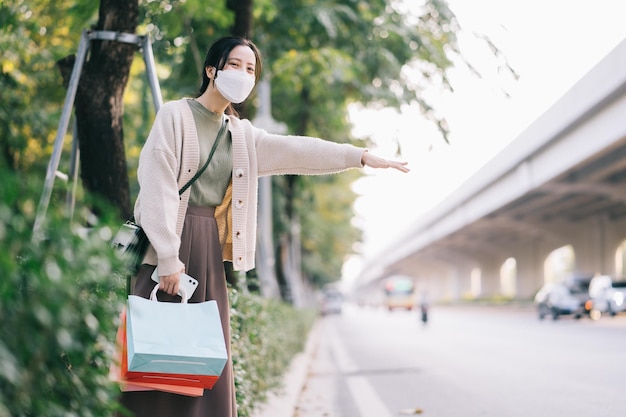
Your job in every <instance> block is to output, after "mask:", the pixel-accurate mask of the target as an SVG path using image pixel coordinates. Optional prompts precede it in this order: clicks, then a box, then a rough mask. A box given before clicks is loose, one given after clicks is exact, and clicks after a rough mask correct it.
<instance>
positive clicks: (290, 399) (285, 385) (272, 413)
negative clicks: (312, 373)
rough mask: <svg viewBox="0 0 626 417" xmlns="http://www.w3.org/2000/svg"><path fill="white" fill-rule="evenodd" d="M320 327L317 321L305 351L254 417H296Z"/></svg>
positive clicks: (297, 357) (299, 355)
mask: <svg viewBox="0 0 626 417" xmlns="http://www.w3.org/2000/svg"><path fill="white" fill-rule="evenodd" d="M319 326H320V323H319V320H316V321H315V323H314V324H313V326H312V328H311V331H310V332H309V334H308V335H307V341H306V344H305V347H304V350H303V351H302V352H300V353H298V354H297V355H296V356H294V357H293V359H292V360H291V362H290V364H289V367H288V369H287V372H285V375H284V376H283V381H282V383H281V386H280V388H278V389H276V390H275V391H272V392H270V393H269V394H268V398H267V402H266V403H265V404H263V405H261V406H260V407H259V408H258V409H257V410H256V412H254V413H253V414H252V417H293V416H294V412H295V409H296V406H297V404H298V398H299V397H300V393H301V392H302V389H303V388H304V385H305V383H306V379H307V376H308V374H309V367H310V365H311V361H312V359H313V356H314V354H315V349H316V348H317V344H318V334H319V331H318V329H319Z"/></svg>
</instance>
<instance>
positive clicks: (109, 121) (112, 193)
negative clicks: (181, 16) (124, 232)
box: [59, 0, 139, 218]
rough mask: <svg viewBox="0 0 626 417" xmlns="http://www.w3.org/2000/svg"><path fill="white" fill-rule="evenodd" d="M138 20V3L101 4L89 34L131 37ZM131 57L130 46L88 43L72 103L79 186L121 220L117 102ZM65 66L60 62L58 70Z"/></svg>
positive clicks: (124, 191)
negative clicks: (113, 209) (112, 209)
mask: <svg viewBox="0 0 626 417" xmlns="http://www.w3.org/2000/svg"><path fill="white" fill-rule="evenodd" d="M138 19H139V5H138V0H101V1H100V10H99V17H98V23H97V25H96V26H95V27H94V30H107V31H115V32H122V33H135V30H136V28H137V23H138ZM136 52H137V45H135V44H128V43H122V42H115V41H99V40H96V41H91V44H90V48H89V54H88V55H87V60H86V62H85V63H84V66H83V72H82V74H81V76H80V82H79V85H78V91H77V93H76V101H75V114H76V122H77V131H78V138H79V144H80V158H81V165H80V171H81V179H82V183H83V186H84V187H85V188H86V189H87V190H88V191H90V192H91V193H93V194H95V195H97V196H99V197H101V198H103V199H104V200H106V201H108V202H109V203H110V204H112V205H113V206H114V207H116V208H118V210H119V213H120V215H121V216H122V217H123V218H127V217H129V216H130V215H131V204H130V189H129V184H128V169H127V165H126V152H125V149H124V129H123V121H122V116H123V114H124V103H123V99H124V89H125V88H126V84H127V82H128V78H129V73H130V67H131V64H132V61H133V58H134V55H135V53H136ZM71 63H73V60H72V59H64V60H61V61H60V62H59V65H60V66H62V67H63V66H67V65H71ZM62 72H66V69H62Z"/></svg>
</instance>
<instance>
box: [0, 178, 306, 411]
mask: <svg viewBox="0 0 626 417" xmlns="http://www.w3.org/2000/svg"><path fill="white" fill-rule="evenodd" d="M41 190H42V187H41V183H40V182H36V183H34V184H33V183H29V180H28V178H26V177H24V176H21V177H18V176H16V175H14V174H13V173H11V172H6V171H4V172H3V170H2V169H0V241H1V242H2V250H1V251H0V272H1V274H2V277H1V279H0V323H1V325H0V417H22V416H24V417H26V416H42V415H45V416H48V417H56V416H59V417H60V416H63V417H72V416H76V417H79V416H80V417H90V416H94V417H95V416H97V417H106V416H112V415H114V413H115V411H116V410H118V409H119V407H120V406H119V404H118V402H117V400H118V398H119V387H118V386H117V385H116V384H114V383H112V382H111V381H109V378H108V371H109V364H110V362H111V357H112V354H113V342H114V337H115V331H116V329H117V325H118V315H119V312H120V310H121V308H122V305H123V304H124V302H125V299H126V293H125V291H126V283H125V279H124V277H122V276H121V275H120V274H117V273H115V272H114V271H121V270H122V268H123V264H122V260H121V259H119V256H118V255H117V254H116V253H115V252H114V251H113V250H112V249H111V248H110V247H109V240H110V238H111V233H112V230H114V228H115V227H116V226H113V225H116V224H117V221H112V220H111V221H108V222H107V220H106V219H107V218H108V217H107V216H106V215H105V214H103V213H106V212H107V210H106V209H103V208H100V213H101V214H100V216H99V219H97V220H96V219H94V218H93V216H92V215H91V214H89V213H87V212H84V213H81V212H80V211H79V213H78V215H77V217H78V218H79V220H80V221H81V222H83V223H87V222H90V223H92V224H93V223H95V222H98V223H97V224H96V225H95V226H96V227H94V228H93V229H92V232H91V233H89V234H83V233H79V232H78V231H74V232H72V231H71V230H70V229H69V226H68V220H67V219H66V217H65V215H64V213H63V210H62V208H63V206H64V204H63V203H62V198H61V197H57V196H55V195H53V198H52V203H51V205H50V209H49V210H48V213H47V217H46V218H47V223H46V227H45V234H46V236H45V237H46V238H45V240H44V241H42V242H39V243H33V242H32V227H33V224H34V219H35V215H36V207H37V204H38V201H39V196H40V193H41ZM107 224H108V225H109V227H107ZM230 297H231V309H232V311H231V314H232V321H231V323H232V338H233V345H232V346H233V363H234V370H235V384H236V386H237V402H238V405H239V416H240V417H248V416H250V415H251V413H252V412H253V410H254V408H255V407H257V406H258V405H260V404H261V403H262V402H263V401H264V400H265V399H266V395H267V392H268V390H270V389H274V388H277V387H278V385H279V383H280V381H281V376H282V374H283V373H284V371H285V370H286V368H287V366H288V364H289V361H290V358H291V357H293V355H294V354H295V353H297V352H298V351H301V350H302V349H303V347H304V343H305V339H306V335H307V333H308V331H309V329H310V328H311V325H312V323H313V320H314V317H315V315H314V312H310V311H306V310H296V309H294V308H293V307H291V306H290V305H287V304H284V303H281V302H279V301H275V300H268V299H264V298H262V297H260V296H258V295H255V294H242V293H240V292H237V291H235V290H231V292H230Z"/></svg>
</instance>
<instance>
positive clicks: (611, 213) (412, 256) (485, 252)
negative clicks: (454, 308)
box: [357, 40, 626, 300]
mask: <svg viewBox="0 0 626 417" xmlns="http://www.w3.org/2000/svg"><path fill="white" fill-rule="evenodd" d="M625 239H626V40H625V41H623V42H622V43H621V44H620V45H618V46H617V47H616V48H615V49H614V50H613V51H612V52H611V53H610V54H609V55H608V56H607V57H605V58H604V59H603V60H602V61H601V62H600V63H598V64H597V65H596V66H595V67H594V68H593V69H592V70H591V71H590V72H589V73H588V74H587V75H586V76H585V77H583V79H581V80H580V81H579V82H578V83H577V84H576V85H575V86H573V87H572V88H571V89H570V90H569V91H568V92H567V93H566V94H565V95H564V96H563V97H562V98H561V99H560V100H559V101H558V102H557V103H555V104H554V105H553V106H552V107H551V108H550V109H548V110H547V111H546V112H545V113H544V114H543V115H542V116H541V117H540V118H539V119H538V120H536V121H535V122H534V123H533V124H532V125H530V126H529V127H528V128H527V129H526V130H525V131H523V132H522V133H521V134H520V135H519V136H518V137H517V138H516V139H515V140H514V141H513V142H512V143H511V144H510V145H509V146H508V147H506V148H505V149H504V150H503V151H501V152H500V153H499V154H498V155H497V156H496V157H495V158H494V159H492V160H491V161H490V162H489V163H488V164H486V165H485V166H484V167H483V168H482V169H481V170H480V171H478V172H477V173H476V174H475V175H474V176H472V177H471V178H469V179H468V181H466V182H465V183H464V184H463V185H462V186H461V187H460V188H459V189H458V190H457V191H456V192H454V193H453V194H452V195H450V196H449V197H448V198H447V199H445V200H444V201H442V202H441V203H440V204H439V205H438V206H436V207H435V208H434V209H433V210H432V211H431V212H429V213H428V214H427V215H425V216H423V217H422V218H420V219H418V221H417V222H416V223H414V224H407V226H406V233H404V235H403V236H402V237H401V238H399V239H398V240H397V241H396V242H394V243H393V244H391V245H390V246H389V247H388V249H386V250H384V251H383V252H382V254H381V255H380V256H378V257H376V259H371V260H369V261H368V262H367V263H366V266H365V267H364V268H363V272H362V273H361V275H360V276H359V277H358V279H357V283H358V284H357V288H358V290H360V291H366V290H367V289H368V288H375V289H376V290H377V289H378V288H379V283H378V281H380V280H381V279H383V278H385V277H387V276H390V275H394V274H403V275H408V276H410V277H413V279H414V280H415V281H416V284H417V287H418V289H425V290H428V291H429V293H430V294H431V297H432V298H434V299H451V300H455V299H459V298H461V297H464V296H466V295H468V294H472V296H474V297H489V296H496V295H499V294H504V293H506V292H510V295H511V296H513V297H517V298H529V297H531V296H532V295H533V294H534V293H535V292H536V291H537V289H538V288H539V287H540V286H541V285H542V284H543V282H544V263H545V261H546V259H547V257H548V256H549V255H550V253H552V251H554V250H555V249H557V248H561V247H563V246H567V245H571V248H573V252H574V256H575V266H574V269H575V270H576V271H581V272H586V273H595V272H601V273H606V274H616V273H617V274H621V273H624V272H625V271H622V270H621V264H620V263H619V262H616V251H618V248H620V245H621V244H622V242H623V241H624V240H625ZM510 258H513V259H514V260H515V268H514V271H515V272H514V278H513V280H512V282H509V284H510V285H512V289H511V288H510V286H507V289H506V291H505V288H503V284H502V274H501V268H502V266H503V264H504V263H505V261H506V260H507V259H510Z"/></svg>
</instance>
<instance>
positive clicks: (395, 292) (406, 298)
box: [384, 276, 415, 311]
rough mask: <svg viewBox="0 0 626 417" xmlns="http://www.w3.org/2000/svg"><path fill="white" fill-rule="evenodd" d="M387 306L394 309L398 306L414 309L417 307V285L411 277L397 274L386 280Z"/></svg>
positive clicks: (390, 309)
mask: <svg viewBox="0 0 626 417" xmlns="http://www.w3.org/2000/svg"><path fill="white" fill-rule="evenodd" d="M384 288H385V307H386V308H387V309H388V310H389V311H392V310H394V309H396V308H401V309H405V310H412V309H413V307H415V285H414V284H413V280H412V279H411V278H409V277H404V276H395V277H391V278H387V279H386V280H385V282H384Z"/></svg>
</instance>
